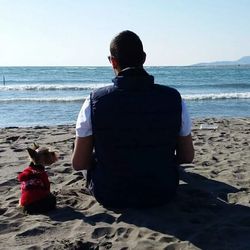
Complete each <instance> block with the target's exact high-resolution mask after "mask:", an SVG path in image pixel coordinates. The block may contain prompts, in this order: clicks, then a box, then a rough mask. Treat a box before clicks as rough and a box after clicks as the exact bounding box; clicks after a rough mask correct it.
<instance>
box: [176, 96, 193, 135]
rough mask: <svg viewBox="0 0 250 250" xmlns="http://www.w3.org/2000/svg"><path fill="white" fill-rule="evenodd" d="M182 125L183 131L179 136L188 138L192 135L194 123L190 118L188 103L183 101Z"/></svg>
mask: <svg viewBox="0 0 250 250" xmlns="http://www.w3.org/2000/svg"><path fill="white" fill-rule="evenodd" d="M181 118H182V123H181V130H180V133H179V136H187V135H189V134H190V133H191V129H192V122H191V118H190V116H189V113H188V110H187V106H186V103H185V102H184V101H183V100H182V115H181Z"/></svg>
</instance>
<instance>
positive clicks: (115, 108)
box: [91, 69, 182, 207]
mask: <svg viewBox="0 0 250 250" xmlns="http://www.w3.org/2000/svg"><path fill="white" fill-rule="evenodd" d="M113 82H114V85H112V86H108V87H104V88H100V89H98V90H95V91H94V92H92V93H91V115H92V117H91V119H92V129H93V137H94V148H95V155H96V161H97V163H96V165H95V168H94V169H93V171H92V173H91V175H92V176H91V178H92V184H93V189H92V191H93V193H94V195H95V197H96V199H97V200H98V201H99V202H100V203H101V204H103V205H104V206H109V207H138V206H151V205H160V204H163V203H165V202H166V201H167V200H168V199H169V198H170V197H171V196H172V195H173V194H174V193H175V190H176V188H177V185H178V182H179V178H178V172H177V162H176V157H175V149H176V142H177V137H178V134H179V131H180V127H181V112H182V110H181V97H180V94H179V93H178V92H177V90H175V89H173V88H170V87H167V86H162V85H157V84H154V78H153V76H150V75H148V74H147V73H146V71H144V70H143V69H129V70H126V71H124V72H121V73H120V74H119V75H118V76H117V77H116V78H114V79H113Z"/></svg>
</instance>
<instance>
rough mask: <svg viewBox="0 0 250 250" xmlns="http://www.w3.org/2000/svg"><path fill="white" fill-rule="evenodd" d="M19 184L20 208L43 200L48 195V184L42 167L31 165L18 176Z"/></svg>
mask: <svg viewBox="0 0 250 250" xmlns="http://www.w3.org/2000/svg"><path fill="white" fill-rule="evenodd" d="M18 180H19V181H20V182H21V199H20V204H21V206H27V205H30V204H31V203H34V202H36V201H38V200H41V199H43V198H45V197H46V196H47V195H48V194H49V193H50V183H49V179H48V175H47V173H46V172H45V168H44V166H41V165H34V163H31V164H30V165H29V166H28V167H27V168H25V169H24V170H23V172H21V173H20V174H19V175H18Z"/></svg>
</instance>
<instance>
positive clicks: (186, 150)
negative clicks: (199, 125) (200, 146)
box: [176, 134, 194, 164]
mask: <svg viewBox="0 0 250 250" xmlns="http://www.w3.org/2000/svg"><path fill="white" fill-rule="evenodd" d="M176 156H177V161H178V162H179V163H180V164H181V163H191V162H192V161H193V159H194V146H193V140H192V136H191V134H189V135H187V136H179V137H178V140H177V148H176Z"/></svg>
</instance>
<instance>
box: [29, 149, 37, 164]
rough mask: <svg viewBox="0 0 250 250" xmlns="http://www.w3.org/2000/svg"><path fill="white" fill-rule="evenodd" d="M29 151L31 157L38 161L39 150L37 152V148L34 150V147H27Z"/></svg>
mask: <svg viewBox="0 0 250 250" xmlns="http://www.w3.org/2000/svg"><path fill="white" fill-rule="evenodd" d="M27 151H28V153H29V156H30V158H31V159H32V160H33V161H34V162H36V160H37V152H36V150H34V149H32V148H27Z"/></svg>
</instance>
